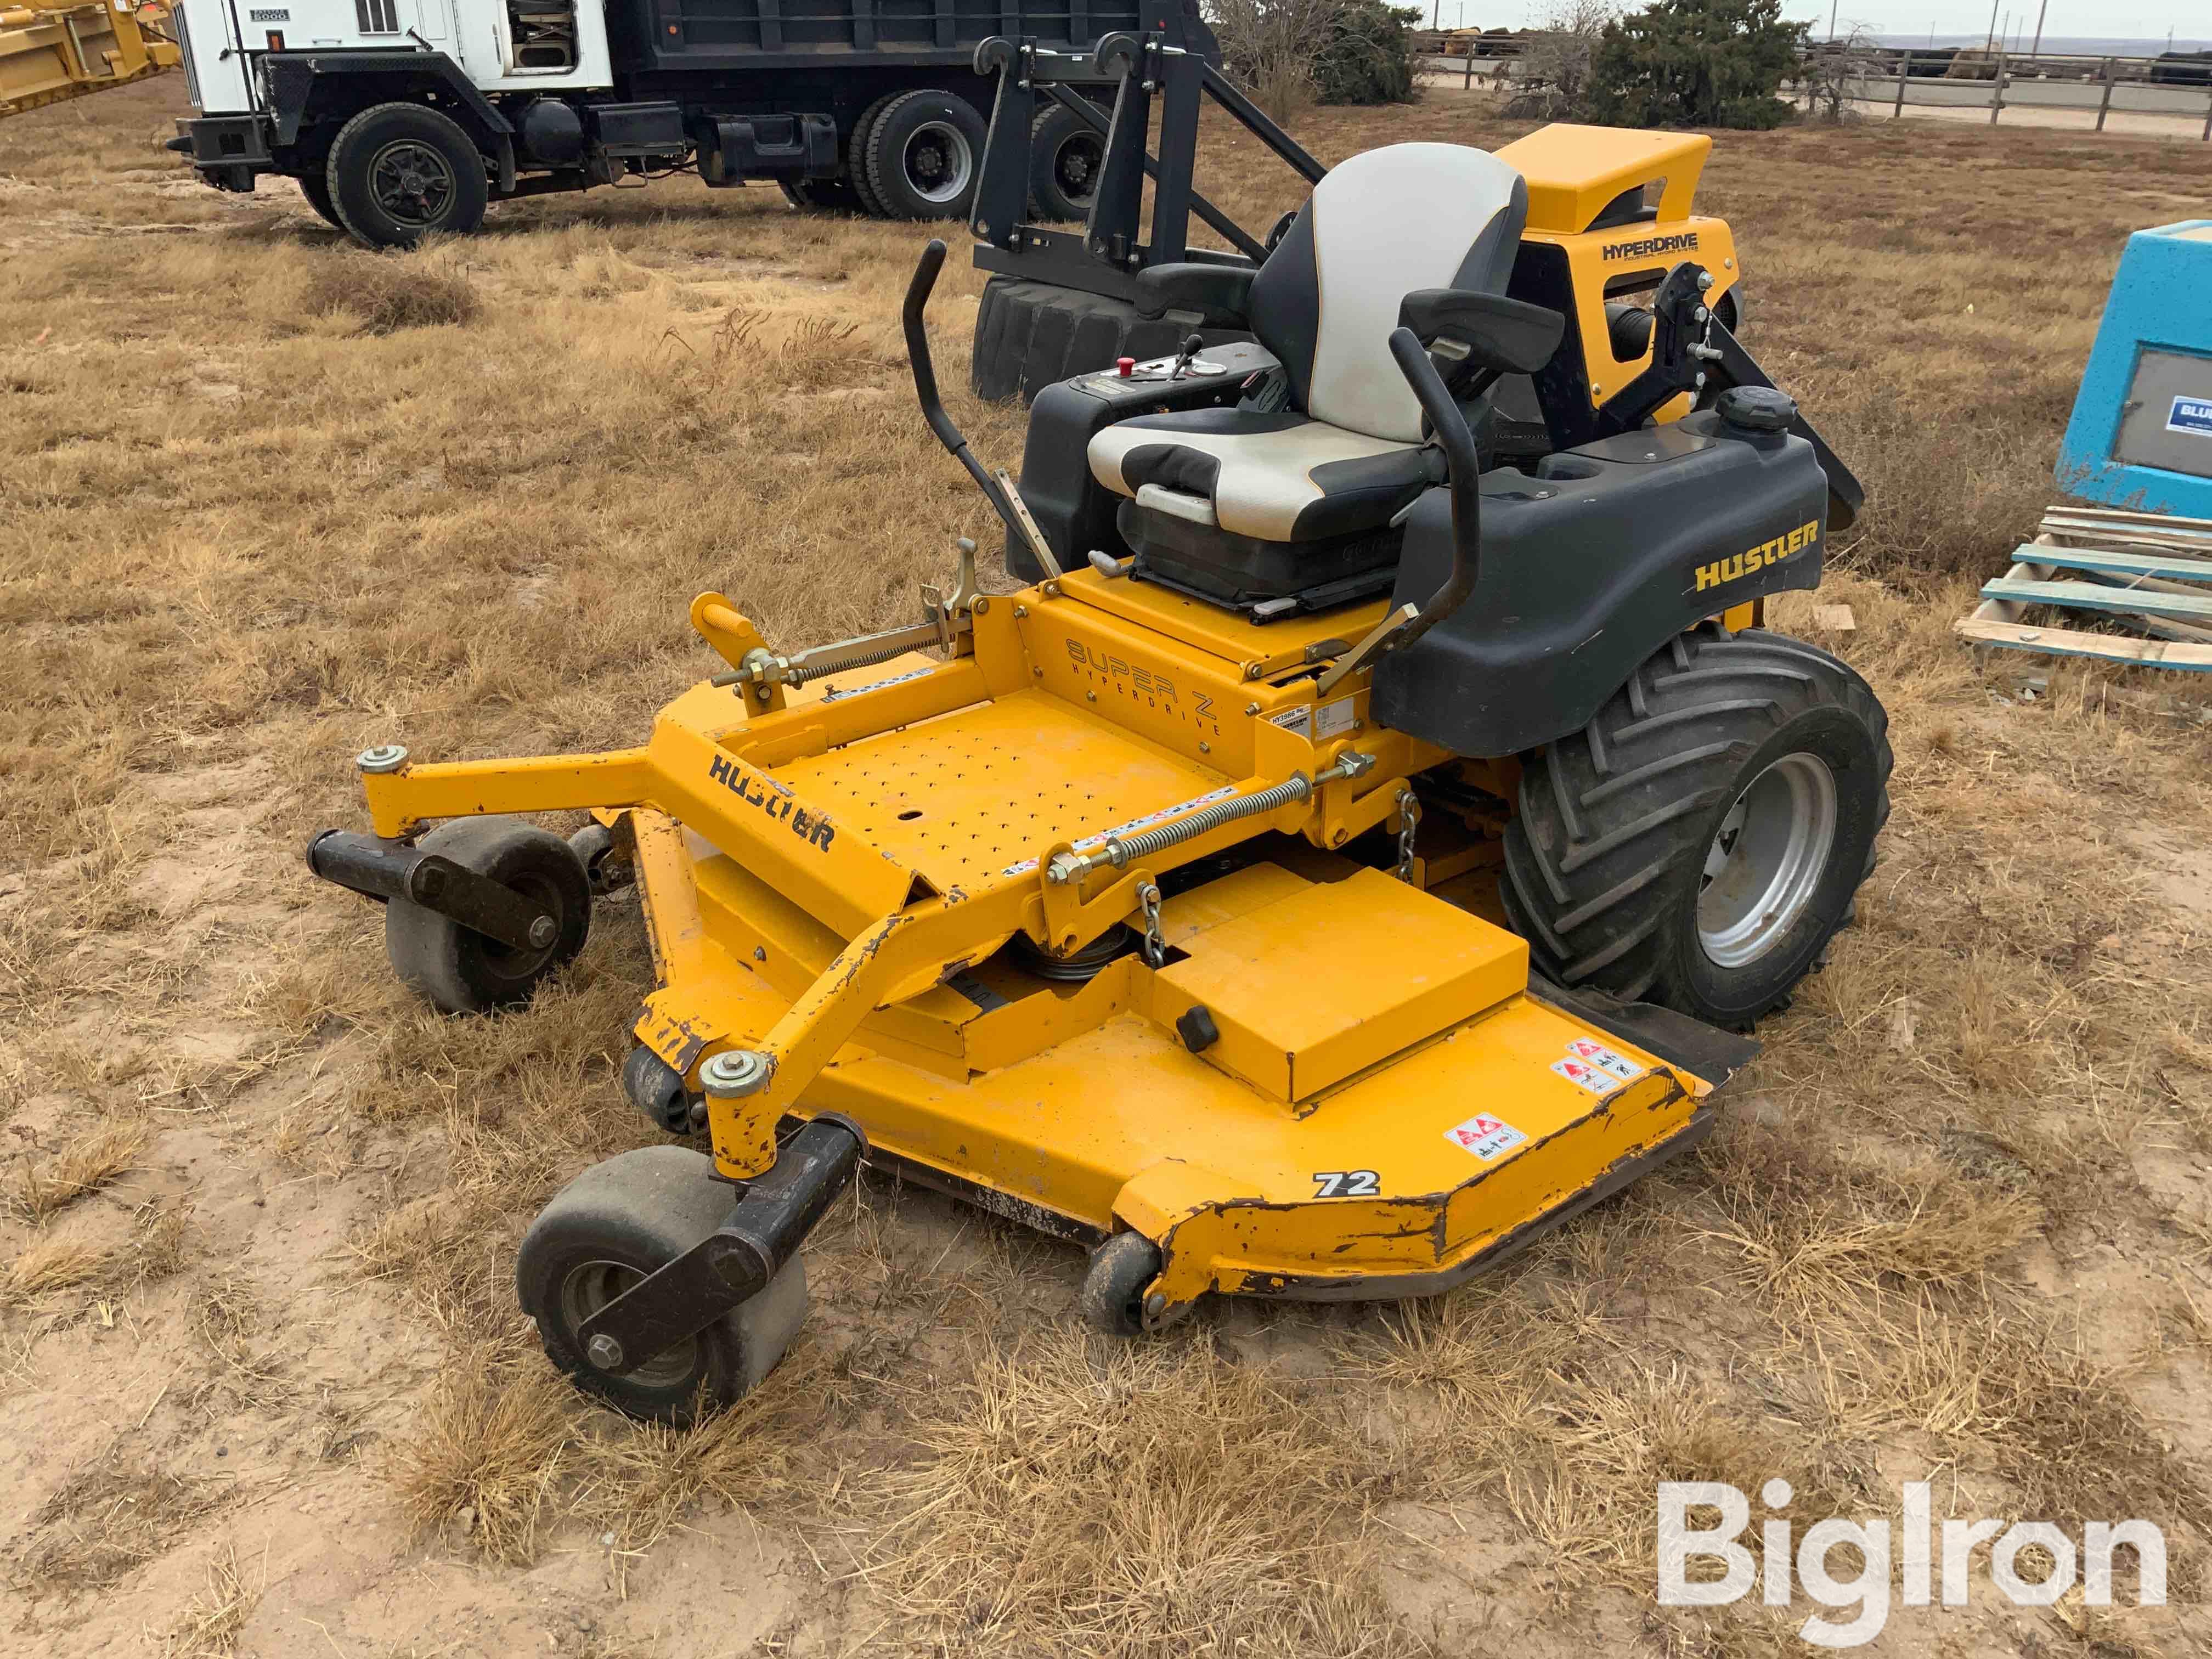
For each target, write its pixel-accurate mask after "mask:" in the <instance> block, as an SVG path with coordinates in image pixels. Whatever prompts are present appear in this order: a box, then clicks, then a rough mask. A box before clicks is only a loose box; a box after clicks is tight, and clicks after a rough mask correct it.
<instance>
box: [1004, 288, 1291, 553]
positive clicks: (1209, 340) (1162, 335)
mask: <svg viewBox="0 0 2212 1659" xmlns="http://www.w3.org/2000/svg"><path fill="white" fill-rule="evenodd" d="M1189 332H1190V325H1189V324H1188V322H1177V321H1176V320H1175V319H1172V318H1169V317H1146V316H1142V315H1140V314H1139V313H1138V310H1137V308H1136V307H1134V306H1133V305H1131V304H1130V303H1129V302H1128V301H1126V300H1111V299H1108V298H1107V297H1106V296H1105V295H1100V294H1085V293H1083V292H1081V291H1080V290H1079V289H1072V288H1060V287H1059V286H1057V285H1056V284H1054V283H1026V282H1021V281H1018V280H1017V279H1015V278H1014V277H1012V276H994V277H992V278H991V280H990V281H989V282H987V283H985V284H984V285H983V303H982V306H981V309H979V310H978V311H977V312H976V313H975V350H974V355H973V356H970V357H969V360H968V386H969V390H970V391H972V392H974V393H975V395H976V396H977V397H979V398H990V399H992V400H994V401H996V400H997V399H999V398H1011V397H1012V396H1013V395H1014V394H1015V393H1016V392H1019V393H1020V394H1021V397H1022V401H1023V402H1024V403H1027V402H1028V401H1029V400H1030V398H1034V397H1036V394H1037V393H1038V392H1042V391H1043V390H1044V388H1045V387H1047V386H1050V385H1052V384H1053V383H1054V381H1057V380H1066V379H1067V378H1068V377H1069V376H1070V375H1073V374H1089V373H1091V371H1092V370H1094V369H1100V368H1113V366H1114V360H1115V358H1116V357H1135V358H1138V359H1139V360H1141V359H1144V358H1146V357H1164V356H1172V355H1173V354H1174V353H1175V351H1176V349H1177V348H1178V347H1180V346H1181V345H1182V342H1183V337H1184V336H1185V335H1187V334H1188V333H1189ZM1200 333H1201V334H1202V335H1203V336H1204V337H1205V340H1206V344H1208V345H1210V346H1212V345H1221V344H1225V343H1227V342H1229V341H1231V340H1243V339H1249V338H1250V336H1249V334H1244V333H1241V332H1239V331H1237V330H1235V329H1215V328H1209V329H1202V330H1200ZM1024 580H1029V579H1027V578H1024Z"/></svg>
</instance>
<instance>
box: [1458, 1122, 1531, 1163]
mask: <svg viewBox="0 0 2212 1659" xmlns="http://www.w3.org/2000/svg"><path fill="white" fill-rule="evenodd" d="M1444 1139H1446V1140H1449V1142H1451V1144H1452V1145H1453V1146H1456V1147H1458V1148H1459V1149H1460V1150H1461V1151H1462V1152H1473V1153H1474V1155H1475V1156H1476V1157H1477V1158H1496V1157H1497V1156H1498V1153H1500V1152H1506V1151H1508V1150H1510V1148H1512V1147H1515V1146H1519V1145H1520V1144H1521V1143H1522V1141H1524V1140H1526V1139H1528V1136H1526V1135H1524V1134H1522V1133H1521V1132H1520V1131H1519V1130H1518V1129H1516V1128H1515V1127H1513V1126H1512V1125H1511V1124H1510V1123H1506V1122H1503V1121H1500V1120H1498V1119H1497V1118H1494V1117H1491V1116H1488V1115H1486V1114H1483V1113H1480V1112H1478V1113H1476V1114H1475V1115H1474V1116H1473V1117H1471V1118H1469V1119H1468V1121H1466V1122H1464V1123H1457V1124H1454V1125H1453V1126H1452V1127H1450V1128H1449V1129H1447V1130H1445V1131H1444Z"/></svg>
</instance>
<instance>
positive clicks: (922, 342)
mask: <svg viewBox="0 0 2212 1659" xmlns="http://www.w3.org/2000/svg"><path fill="white" fill-rule="evenodd" d="M944 269H945V244H944V243H943V242H942V241H941V240H939V239H937V238H936V237H932V238H931V239H930V242H929V246H927V247H926V248H924V249H922V251H921V262H920V263H919V264H916V265H915V268H914V280H913V281H912V282H910V283H908V284H907V288H906V309H905V315H904V320H905V323H906V355H907V362H908V364H909V365H910V366H911V367H912V368H913V370H914V392H915V397H916V398H919V399H920V400H921V417H922V419H924V420H925V421H927V422H929V429H930V430H931V431H932V432H934V433H935V434H936V435H937V441H938V442H939V443H941V444H943V445H944V446H945V450H946V453H949V454H950V455H951V457H952V459H954V460H956V461H957V462H959V463H960V465H963V466H964V467H966V468H967V469H968V476H969V477H971V478H973V479H975V487H976V488H977V489H980V490H981V491H982V492H983V499H984V500H986V501H989V502H990V503H991V510H992V511H993V512H994V513H997V514H998V515H999V519H1000V522H1001V523H1002V524H1004V525H1005V526H1006V533H1007V534H1009V535H1011V536H1012V537H1013V538H1015V539H1016V540H1017V541H1020V542H1023V543H1025V544H1029V546H1030V550H1031V551H1033V552H1035V551H1037V544H1038V543H1040V542H1042V540H1043V538H1042V536H1041V535H1038V536H1034V537H1033V532H1034V531H1035V529H1036V526H1035V522H1034V520H1031V521H1030V522H1027V523H1024V520H1028V518H1029V514H1028V509H1027V508H1026V507H1017V506H1016V504H1015V503H1014V502H1013V501H1012V500H1010V499H1009V498H1008V492H1007V491H1006V490H1004V489H1000V487H999V483H998V480H997V479H994V477H992V476H991V475H990V474H989V473H988V472H986V471H984V470H983V464H982V463H981V461H979V460H977V459H975V456H974V455H973V454H972V453H969V448H968V440H967V439H966V438H965V437H964V436H963V435H962V434H961V431H960V428H958V427H957V426H955V425H954V424H953V423H952V416H950V415H948V414H946V413H945V400H944V399H943V398H940V397H939V396H938V395H937V366H936V364H935V363H934V362H933V361H932V360H931V358H930V355H929V331H928V329H927V327H926V326H925V325H923V322H922V313H923V312H924V311H925V310H926V309H927V307H928V305H929V296H930V293H931V291H932V290H933V289H935V288H936V286H937V274H938V272H939V271H940V270H944ZM1002 476H1003V475H1002ZM1051 554H1052V550H1051V549H1050V548H1049V547H1047V548H1045V549H1043V550H1042V562H1043V563H1044V565H1045V568H1047V569H1048V570H1051V571H1053V573H1054V574H1059V573H1058V570H1057V561H1055V560H1054V559H1053V557H1052V556H1051Z"/></svg>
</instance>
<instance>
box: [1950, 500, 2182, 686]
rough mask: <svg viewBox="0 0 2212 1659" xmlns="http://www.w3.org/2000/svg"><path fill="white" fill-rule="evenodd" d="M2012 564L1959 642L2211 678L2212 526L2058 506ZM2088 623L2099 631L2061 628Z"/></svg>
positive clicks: (1963, 625)
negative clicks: (2187, 671)
mask: <svg viewBox="0 0 2212 1659" xmlns="http://www.w3.org/2000/svg"><path fill="white" fill-rule="evenodd" d="M2013 557H2014V559H2015V561H2016V562H2015V564H2014V565H2013V567H2012V568H2011V569H2010V570H2008V571H2007V572H2005V574H2003V575H2002V576H2000V577H1998V578H1996V580H1994V581H1990V582H1986V583H1984V585H1983V587H1982V603H1981V604H1980V605H1978V606H1976V607H1975V609H1974V612H1973V614H1972V616H1969V617H1963V618H1962V619H1960V621H1959V622H1958V623H1956V624H1955V626H1956V628H1957V629H1958V631H1959V633H1960V635H1961V636H1962V637H1964V638H1966V639H1968V640H1971V641H1973V642H1974V643H1975V644H1977V645H1994V646H2003V647H2009V648H2011V649H2013V650H2016V651H2039V652H2042V653H2046V654H2048V655H2051V656H2059V657H2098V658H2101V659H2104V660H2106V661H2107V662H2122V663H2135V664H2139V665H2142V666H2145V667H2151V668H2186V669H2193V670H2195V671H2197V672H2200V673H2203V672H2212V519H2177V518H2173V517H2171V516H2169V515H2167V514H2165V513H2124V512H2121V511H2118V509H2116V508H2112V507H2051V508H2050V509H2048V510H2047V511H2046V512H2045V513H2044V515H2043V522H2042V523H2041V524H2040V525H2039V526H2037V529H2036V537H2035V540H2034V541H2033V542H2032V543H2030V544H2028V545H2027V546H2025V547H2021V548H2020V549H2018V550H2015V553H2014V555H2013ZM2069 613H2075V614H2070V615H2069ZM2090 618H2094V619H2095V620H2096V621H2097V622H2098V623H2101V624H2102V626H2101V627H2099V628H2094V629H2091V628H2085V627H2081V626H2070V627H2069V626H2068V625H2067V624H2069V623H2081V622H2085V621H2087V620H2088V619H2090Z"/></svg>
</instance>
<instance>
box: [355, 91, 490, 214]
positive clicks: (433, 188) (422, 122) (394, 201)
mask: <svg viewBox="0 0 2212 1659" xmlns="http://www.w3.org/2000/svg"><path fill="white" fill-rule="evenodd" d="M325 177H326V179H327V181H328V188H329V191H330V195H331V205H332V206H333V207H335V208H336V209H337V216H338V222H339V223H340V224H342V225H343V226H344V227H345V228H346V229H347V230H348V231H349V232H350V233H351V234H352V235H353V237H354V240H356V241H359V242H363V243H366V244H367V245H368V246H370V247H412V246H415V244H416V243H417V242H419V241H421V240H422V239H423V238H424V237H425V236H428V235H429V234H431V233H433V232H434V231H445V232H449V233H452V234H456V235H465V234H467V233H468V232H470V231H472V230H474V229H475V228H477V226H478V225H480V224H482V223H483V216H484V204H485V203H486V202H487V201H489V198H490V195H491V187H490V181H489V178H488V177H487V175H486V174H485V172H484V159H483V155H482V154H481V153H479V152H478V150H477V146H476V141H475V140H474V139H473V138H471V137H469V135H468V134H467V133H466V132H465V131H463V130H462V128H461V126H460V124H459V122H457V121H454V120H453V118H451V117H449V116H446V115H441V113H439V112H437V111H436V110H434V109H425V108H424V107H423V106H422V105H420V104H376V105H373V106H370V107H369V108H368V109H365V110H363V111H362V112H361V113H360V114H358V115H356V116H355V117H354V118H353V119H352V120H350V121H349V122H347V123H346V124H345V125H344V126H343V127H342V128H340V129H339V130H338V136H337V142H336V143H333V144H331V159H330V166H329V168H328V170H327V172H326V174H325Z"/></svg>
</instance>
